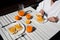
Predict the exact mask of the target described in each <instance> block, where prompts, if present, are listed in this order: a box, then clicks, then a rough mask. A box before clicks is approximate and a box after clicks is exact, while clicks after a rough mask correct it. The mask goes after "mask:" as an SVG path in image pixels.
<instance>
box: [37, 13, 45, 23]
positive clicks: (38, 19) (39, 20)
mask: <svg viewBox="0 0 60 40" xmlns="http://www.w3.org/2000/svg"><path fill="white" fill-rule="evenodd" d="M36 19H37V21H38V22H43V21H44V18H43V17H42V15H39V14H36Z"/></svg>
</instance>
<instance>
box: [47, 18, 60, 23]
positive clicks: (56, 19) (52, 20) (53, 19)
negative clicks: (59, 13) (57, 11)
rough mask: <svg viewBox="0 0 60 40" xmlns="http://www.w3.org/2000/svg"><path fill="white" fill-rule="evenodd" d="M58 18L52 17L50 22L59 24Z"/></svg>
mask: <svg viewBox="0 0 60 40" xmlns="http://www.w3.org/2000/svg"><path fill="white" fill-rule="evenodd" d="M58 20H59V19H58V17H50V18H48V21H50V22H58Z"/></svg>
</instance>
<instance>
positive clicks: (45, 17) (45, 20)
mask: <svg viewBox="0 0 60 40" xmlns="http://www.w3.org/2000/svg"><path fill="white" fill-rule="evenodd" d="M34 19H35V20H36V14H35V15H34ZM36 21H37V20H36ZM46 22H48V20H47V16H45V15H44V21H43V22H39V23H46Z"/></svg>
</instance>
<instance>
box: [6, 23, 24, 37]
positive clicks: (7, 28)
mask: <svg viewBox="0 0 60 40" xmlns="http://www.w3.org/2000/svg"><path fill="white" fill-rule="evenodd" d="M16 24H20V25H21V26H22V30H20V31H18V32H17V33H16V34H12V33H10V31H9V28H10V27H12V26H14V25H16ZM5 28H6V30H7V31H8V32H9V34H10V35H11V36H12V37H13V38H18V37H20V36H21V35H22V34H23V33H24V32H25V26H24V25H23V24H22V23H20V22H19V23H18V22H16V23H12V24H10V25H8V26H7V27H5Z"/></svg>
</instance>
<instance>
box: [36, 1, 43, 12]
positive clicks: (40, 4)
mask: <svg viewBox="0 0 60 40" xmlns="http://www.w3.org/2000/svg"><path fill="white" fill-rule="evenodd" d="M43 2H44V1H42V2H40V3H39V5H38V7H37V9H36V11H37V12H39V11H40V10H41V9H43Z"/></svg>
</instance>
